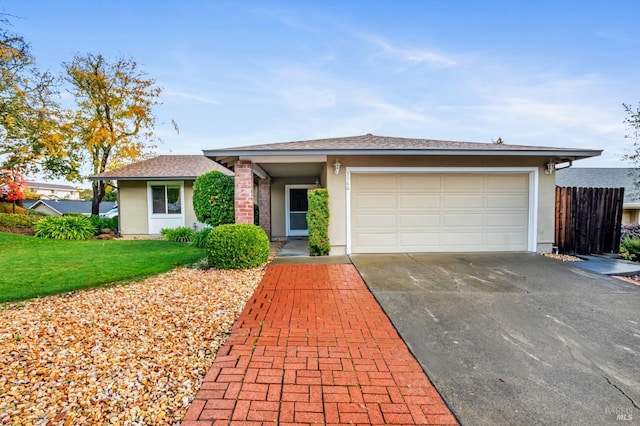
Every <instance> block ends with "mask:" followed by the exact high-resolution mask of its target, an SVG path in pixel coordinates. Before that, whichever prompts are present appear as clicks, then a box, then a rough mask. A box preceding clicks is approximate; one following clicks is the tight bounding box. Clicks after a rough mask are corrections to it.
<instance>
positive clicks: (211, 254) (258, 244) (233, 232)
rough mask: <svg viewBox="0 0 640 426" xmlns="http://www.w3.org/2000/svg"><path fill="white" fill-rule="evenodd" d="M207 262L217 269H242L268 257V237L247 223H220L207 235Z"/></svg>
mask: <svg viewBox="0 0 640 426" xmlns="http://www.w3.org/2000/svg"><path fill="white" fill-rule="evenodd" d="M206 249H207V258H208V259H209V264H210V265H211V266H214V267H216V268H219V269H244V268H253V267H255V266H258V265H261V264H262V263H264V262H266V261H267V259H269V237H267V234H266V233H265V232H264V230H263V229H262V228H260V227H259V226H256V225H251V224H248V223H234V224H228V225H220V226H218V227H216V228H214V229H213V230H212V231H211V232H209V236H208V237H207V247H206Z"/></svg>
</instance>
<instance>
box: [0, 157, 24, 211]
mask: <svg viewBox="0 0 640 426" xmlns="http://www.w3.org/2000/svg"><path fill="white" fill-rule="evenodd" d="M25 183H26V180H25V178H24V175H23V174H22V173H21V172H20V170H19V168H18V166H14V167H13V168H11V169H3V170H0V200H3V201H9V202H11V204H12V205H13V213H15V212H16V201H20V200H24V199H25Z"/></svg>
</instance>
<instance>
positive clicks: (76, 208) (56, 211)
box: [25, 199, 116, 216]
mask: <svg viewBox="0 0 640 426" xmlns="http://www.w3.org/2000/svg"><path fill="white" fill-rule="evenodd" d="M115 204H116V203H114V202H111V201H103V202H102V203H100V213H106V212H108V211H109V210H111V209H112V208H113V207H114V206H115ZM25 207H26V208H28V209H29V210H35V211H39V212H41V213H46V214H50V215H52V216H62V215H63V214H65V213H80V214H83V215H85V216H90V215H91V201H81V200H43V199H40V200H38V201H36V202H35V203H33V204H31V205H30V206H28V207H27V206H26V203H25Z"/></svg>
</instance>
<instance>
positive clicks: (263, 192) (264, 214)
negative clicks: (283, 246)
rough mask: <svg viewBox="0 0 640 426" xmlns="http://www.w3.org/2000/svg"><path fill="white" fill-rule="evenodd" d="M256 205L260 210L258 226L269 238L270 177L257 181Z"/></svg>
mask: <svg viewBox="0 0 640 426" xmlns="http://www.w3.org/2000/svg"><path fill="white" fill-rule="evenodd" d="M258 207H259V210H260V227H261V228H262V229H264V232H266V233H267V236H268V237H269V239H271V179H270V178H268V177H267V178H266V179H260V180H259V181H258Z"/></svg>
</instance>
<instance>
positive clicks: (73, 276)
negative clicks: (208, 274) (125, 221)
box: [0, 232, 205, 302]
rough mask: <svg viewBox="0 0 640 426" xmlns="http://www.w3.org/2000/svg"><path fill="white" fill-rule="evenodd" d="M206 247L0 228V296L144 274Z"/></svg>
mask: <svg viewBox="0 0 640 426" xmlns="http://www.w3.org/2000/svg"><path fill="white" fill-rule="evenodd" d="M203 257H205V253H204V250H202V249H199V248H196V247H192V246H189V245H187V244H181V243H174V242H170V241H164V240H129V241H122V240H88V241H62V240H47V239H41V238H35V237H28V236H24V235H17V234H8V233H3V232H0V265H2V266H1V272H0V302H9V301H16V300H23V299H31V298H34V297H41V296H46V295H51V294H58V293H63V292H67V291H72V290H78V289H82V288H88V287H99V286H104V285H107V284H111V283H119V282H127V281H134V280H139V279H142V278H145V277H148V276H151V275H156V274H159V273H162V272H165V271H168V270H170V269H172V268H174V267H175V266H180V265H188V264H191V263H195V262H197V261H198V260H200V259H202V258H203Z"/></svg>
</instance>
